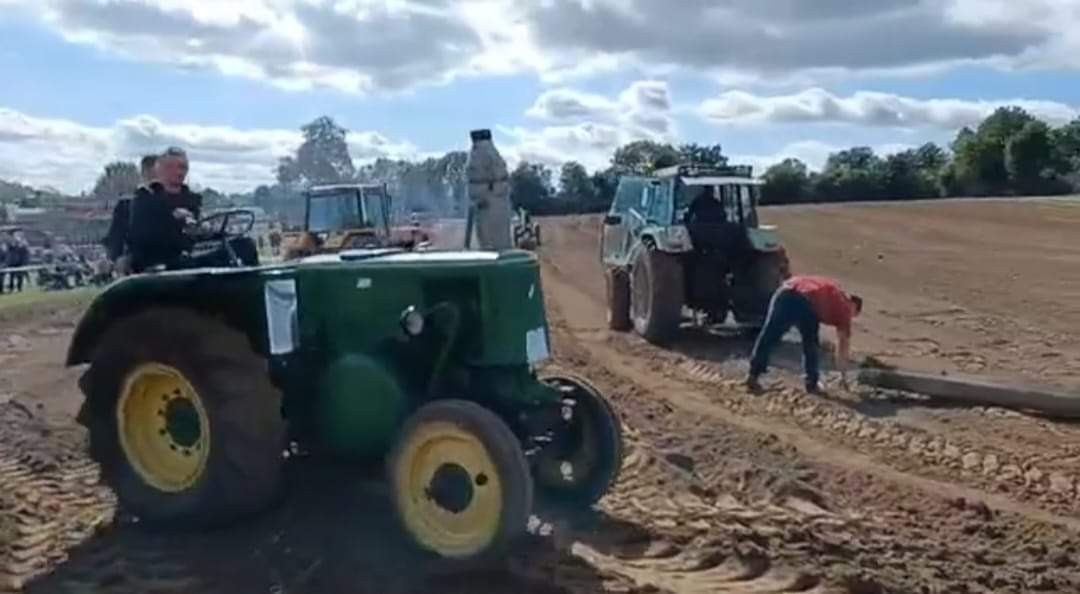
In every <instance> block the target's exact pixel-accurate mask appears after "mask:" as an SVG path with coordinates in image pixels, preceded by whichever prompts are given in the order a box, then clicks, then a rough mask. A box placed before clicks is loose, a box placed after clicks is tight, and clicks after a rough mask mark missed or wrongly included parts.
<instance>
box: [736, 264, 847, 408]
mask: <svg viewBox="0 0 1080 594" xmlns="http://www.w3.org/2000/svg"><path fill="white" fill-rule="evenodd" d="M862 305H863V302H862V298H860V297H859V296H857V295H849V294H847V293H845V292H843V291H841V290H840V287H839V286H838V285H837V284H836V282H835V281H833V280H832V279H828V278H825V277H820V276H792V277H791V278H789V279H787V280H786V281H784V284H783V285H781V287H780V288H779V289H777V291H776V293H775V294H774V295H773V297H772V302H771V303H769V313H768V316H767V317H766V319H765V326H764V327H763V328H762V329H761V333H760V334H759V335H758V337H757V341H756V342H755V343H754V352H753V355H752V356H751V357H750V377H749V378H747V380H746V385H747V386H748V387H749V388H750V389H751V390H753V391H759V390H761V385H760V384H759V383H758V378H759V377H761V374H763V373H765V370H766V369H767V368H768V366H769V355H770V354H771V353H772V350H773V349H774V348H775V347H776V345H777V344H779V342H780V340H781V339H782V338H783V337H784V334H786V333H787V331H788V330H789V329H791V327H792V326H795V327H796V328H798V329H799V336H800V337H801V338H802V346H803V368H804V370H805V372H806V391H807V392H809V393H811V394H817V393H818V392H819V390H820V388H819V387H818V380H819V369H818V347H819V343H818V329H819V326H820V325H821V324H825V325H827V326H833V327H835V328H836V336H837V338H838V342H839V348H838V349H837V351H838V357H837V367H838V368H839V369H840V372H841V374H843V378H844V382H845V383H846V382H847V366H848V360H849V358H850V354H851V352H850V349H851V320H852V318H854V317H855V316H857V315H859V314H860V313H861V312H862Z"/></svg>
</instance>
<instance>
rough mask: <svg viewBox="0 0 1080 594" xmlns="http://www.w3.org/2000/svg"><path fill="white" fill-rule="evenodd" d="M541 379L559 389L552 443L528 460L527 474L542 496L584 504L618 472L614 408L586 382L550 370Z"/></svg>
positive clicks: (592, 500)
mask: <svg viewBox="0 0 1080 594" xmlns="http://www.w3.org/2000/svg"><path fill="white" fill-rule="evenodd" d="M544 383H546V384H548V385H550V386H551V387H553V388H555V389H557V390H559V391H560V392H561V393H562V396H563V398H562V402H561V403H560V406H561V409H562V410H561V414H560V415H559V419H560V423H559V424H558V425H557V426H556V427H555V430H554V431H553V441H552V443H551V444H550V445H549V446H548V447H547V448H545V449H544V450H543V451H542V452H541V453H540V454H539V456H538V458H537V459H536V460H535V462H534V473H533V478H534V480H535V481H536V485H537V487H538V488H539V490H540V494H541V495H542V496H543V497H544V498H545V499H546V500H548V501H551V502H553V503H556V504H561V505H568V506H572V507H588V506H590V505H592V504H593V503H596V502H597V501H599V500H600V498H601V497H603V495H604V494H605V493H607V491H608V489H609V488H611V485H612V484H614V483H615V480H616V479H617V478H618V475H619V470H620V469H621V468H622V452H623V441H622V424H621V423H620V422H619V416H618V415H617V414H616V413H615V409H613V408H612V407H611V405H610V404H609V403H608V401H607V400H605V399H604V397H603V396H602V395H601V394H600V392H599V391H598V390H597V389H596V388H594V387H593V386H592V385H590V384H589V383H588V382H586V381H584V380H582V379H579V378H575V377H567V376H553V377H549V378H545V379H544Z"/></svg>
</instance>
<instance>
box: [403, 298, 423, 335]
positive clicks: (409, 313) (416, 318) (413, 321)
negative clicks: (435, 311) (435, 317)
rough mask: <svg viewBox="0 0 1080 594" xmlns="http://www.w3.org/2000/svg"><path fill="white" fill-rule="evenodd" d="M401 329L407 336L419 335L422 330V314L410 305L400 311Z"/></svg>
mask: <svg viewBox="0 0 1080 594" xmlns="http://www.w3.org/2000/svg"><path fill="white" fill-rule="evenodd" d="M401 329H402V330H404V331H405V334H407V335H409V336H420V333H421V332H423V331H424V314H422V313H420V311H419V310H418V309H416V306H413V305H410V306H409V307H407V308H405V311H403V312H401Z"/></svg>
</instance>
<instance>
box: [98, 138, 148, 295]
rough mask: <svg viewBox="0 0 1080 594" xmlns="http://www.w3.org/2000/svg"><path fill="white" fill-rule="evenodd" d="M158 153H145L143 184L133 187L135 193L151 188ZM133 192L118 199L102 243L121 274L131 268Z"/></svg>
mask: <svg viewBox="0 0 1080 594" xmlns="http://www.w3.org/2000/svg"><path fill="white" fill-rule="evenodd" d="M157 159H158V158H157V155H145V156H143V158H142V160H141V161H140V162H139V175H140V177H141V178H142V184H141V185H140V186H139V187H138V188H132V192H133V193H138V192H139V190H140V189H142V188H149V187H150V185H151V184H153V183H154V179H155V178H156V177H157V175H156V173H155V170H156V165H157ZM132 200H134V198H133V195H132V194H128V195H124V196H121V197H120V198H119V200H117V201H116V206H114V207H113V213H112V221H110V223H109V231H108V233H106V235H105V239H104V240H103V241H102V243H104V244H105V254H106V256H107V257H108V258H109V260H111V261H112V262H114V263H115V265H116V269H117V270H118V271H119V272H120V274H127V273H128V272H129V269H130V267H131V266H130V264H131V263H130V260H131V255H130V254H129V253H128V251H129V250H128V236H129V234H130V233H131V217H132V215H131V202H132Z"/></svg>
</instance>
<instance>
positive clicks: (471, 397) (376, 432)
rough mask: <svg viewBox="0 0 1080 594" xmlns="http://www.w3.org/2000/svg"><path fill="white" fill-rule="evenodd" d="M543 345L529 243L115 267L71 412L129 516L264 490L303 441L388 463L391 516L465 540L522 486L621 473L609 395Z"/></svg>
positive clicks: (576, 493) (499, 533)
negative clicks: (552, 365)
mask: <svg viewBox="0 0 1080 594" xmlns="http://www.w3.org/2000/svg"><path fill="white" fill-rule="evenodd" d="M548 358H549V342H548V326H547V321H546V318H545V312H544V299H543V290H542V287H541V284H540V274H539V265H538V262H537V259H536V258H535V256H533V255H532V254H530V253H528V252H524V251H516V250H515V251H509V252H504V253H494V252H477V251H473V252H467V251H432V252H423V253H420V252H407V251H403V250H397V249H378V250H354V251H343V252H340V253H337V254H324V255H318V256H312V257H309V258H305V259H300V260H296V261H292V262H287V263H284V264H277V265H273V266H262V267H248V268H242V267H236V268H213V269H205V268H204V269H197V270H176V271H166V272H160V273H153V274H144V275H136V276H131V277H128V278H125V279H123V280H121V281H118V282H116V283H114V284H113V285H111V286H110V287H109V288H108V289H107V290H106V291H104V292H103V293H102V294H101V295H100V296H98V297H97V298H96V299H95V301H94V302H93V303H92V304H91V305H90V307H89V309H88V310H87V311H86V313H85V315H84V316H83V318H82V320H81V321H80V323H79V325H78V328H77V330H76V332H75V335H74V337H73V340H72V343H71V345H70V350H69V352H68V355H67V364H68V365H69V366H73V365H79V364H85V363H89V367H88V368H87V369H86V371H85V373H84V374H83V375H82V377H81V378H80V380H79V385H80V388H81V389H82V391H83V393H84V394H85V401H84V403H83V406H82V409H81V410H80V413H79V422H80V423H82V424H84V425H85V426H86V427H88V428H89V434H90V442H89V443H90V446H89V447H90V452H91V455H92V457H93V458H94V459H95V460H96V461H97V462H98V463H100V465H101V467H102V471H103V476H104V478H105V480H106V481H107V482H108V484H109V485H110V486H111V487H112V488H113V489H114V490H115V491H116V493H117V495H118V497H119V500H120V503H121V505H122V507H123V508H126V509H127V510H128V511H129V512H131V513H132V514H134V515H135V516H137V517H138V518H139V519H140V523H142V524H149V525H152V526H163V527H183V526H213V525H221V524H224V523H228V522H231V521H234V520H236V519H238V518H241V517H244V516H246V515H251V514H254V513H257V512H259V511H261V510H264V509H266V508H267V507H268V506H270V505H271V504H272V503H273V502H274V501H275V500H276V499H277V495H278V494H279V489H280V487H281V482H282V469H283V465H284V464H285V461H286V458H287V457H288V456H287V455H286V452H290V451H297V450H298V449H299V450H303V451H306V452H310V453H311V454H312V455H313V456H332V457H334V458H335V459H338V460H340V459H345V460H355V464H357V465H359V464H363V463H367V462H380V463H385V465H386V466H385V473H386V479H387V481H388V482H389V487H390V492H391V494H392V495H391V496H392V499H393V503H394V506H395V508H396V510H397V512H398V514H399V517H400V521H401V524H402V525H403V526H404V528H405V530H406V532H407V533H408V534H409V535H410V536H411V537H412V539H413V540H414V541H415V542H416V543H417V544H418V545H419V546H420V547H422V548H424V549H427V550H429V551H432V552H434V553H436V554H438V555H441V556H443V557H445V558H450V559H466V560H467V559H477V558H489V557H490V556H492V555H498V554H499V553H500V552H501V551H502V550H503V549H504V548H505V547H506V546H507V545H508V544H509V543H510V542H511V541H513V540H514V538H515V537H516V536H518V535H519V534H521V533H523V532H525V530H526V526H527V522H528V519H529V517H530V514H531V513H532V509H533V501H534V497H536V498H539V499H542V500H544V501H546V502H550V504H551V505H552V506H553V509H558V507H559V506H570V507H588V506H590V505H591V504H593V503H594V502H596V501H597V500H598V499H599V498H600V497H601V496H602V495H603V494H604V493H605V492H606V491H607V490H608V488H609V487H610V485H611V484H612V482H613V481H614V480H615V477H616V475H617V473H618V470H619V468H620V465H621V451H622V441H621V439H622V438H621V433H620V431H621V430H620V424H619V421H618V418H617V416H616V414H615V412H614V411H613V410H612V408H611V407H610V405H609V404H608V403H607V402H606V401H605V399H604V398H603V396H602V395H601V394H600V393H599V392H598V391H597V390H596V389H595V388H593V387H592V386H590V385H589V384H588V383H587V382H585V381H583V380H581V379H577V378H573V377H567V376H548V377H541V376H539V375H538V373H537V372H536V367H537V366H538V365H539V364H541V363H543V362H544V361H545V360H547V359H548ZM300 459H304V458H300Z"/></svg>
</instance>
